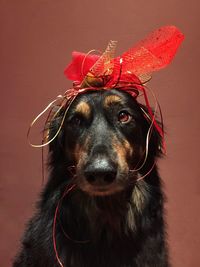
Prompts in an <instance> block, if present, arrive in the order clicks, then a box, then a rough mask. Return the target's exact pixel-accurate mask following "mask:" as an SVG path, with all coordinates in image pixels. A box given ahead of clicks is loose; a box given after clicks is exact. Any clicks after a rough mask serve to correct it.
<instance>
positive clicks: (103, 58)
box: [28, 26, 184, 147]
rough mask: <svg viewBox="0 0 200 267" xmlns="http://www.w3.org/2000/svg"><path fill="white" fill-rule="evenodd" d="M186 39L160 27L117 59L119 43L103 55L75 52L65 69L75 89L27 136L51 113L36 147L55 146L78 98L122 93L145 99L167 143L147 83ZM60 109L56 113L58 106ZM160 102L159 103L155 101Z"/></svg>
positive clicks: (112, 42)
mask: <svg viewBox="0 0 200 267" xmlns="http://www.w3.org/2000/svg"><path fill="white" fill-rule="evenodd" d="M183 39H184V35H183V34H182V33H181V32H180V31H179V30H178V29H177V28H176V27H175V26H164V27H161V28H159V29H157V30H155V31H154V32H152V33H151V34H150V35H148V36H147V37H146V38H145V39H143V40H142V41H140V42H138V43H137V44H136V45H134V46H133V47H131V48H130V49H128V50H127V51H126V52H124V53H123V54H122V55H121V56H118V57H114V53H115V49H116V45H117V42H116V41H110V42H109V44H108V46H107V48H106V50H105V52H103V53H102V55H97V54H92V52H93V51H90V52H89V53H87V54H84V53H80V52H76V51H75V52H72V62H71V63H70V64H69V65H68V66H67V67H66V68H65V70H64V74H65V76H66V77H67V78H68V79H69V80H72V81H73V87H72V88H71V89H68V90H67V91H66V92H65V93H64V95H63V96H61V95H60V96H58V97H57V98H56V99H55V100H53V101H52V102H51V103H50V104H49V105H48V106H47V107H46V109H45V110H44V111H43V112H41V113H40V114H39V115H38V116H37V117H36V118H35V119H34V120H33V122H32V123H31V125H30V128H29V130H28V135H29V133H30V129H31V127H32V126H33V124H35V123H36V121H37V120H38V119H39V118H40V117H41V116H42V115H43V113H44V112H46V111H47V110H48V109H50V112H49V114H48V117H47V120H46V123H45V127H44V138H43V141H42V144H39V145H33V144H31V145H32V146H35V147H43V146H45V145H47V144H49V143H50V142H52V141H53V140H54V139H55V138H56V136H57V135H58V134H59V132H60V130H61V128H62V125H63V123H64V119H65V117H66V114H67V111H68V109H69V107H70V105H71V103H72V102H73V101H74V99H75V98H76V96H77V95H79V94H82V93H84V92H86V91H88V90H99V89H107V90H110V89H113V88H115V89H120V90H122V91H126V92H128V93H129V94H130V95H131V96H132V97H134V98H137V97H138V96H139V95H143V97H144V101H145V105H146V107H147V110H148V116H147V117H148V119H150V120H151V121H152V122H153V125H154V126H155V128H156V129H157V131H158V133H159V134H160V136H161V137H162V138H163V139H164V133H163V129H162V127H161V126H160V125H158V123H157V122H156V120H155V111H153V110H152V109H151V107H150V104H149V99H148V95H147V92H146V87H145V83H146V82H147V81H149V80H150V78H151V74H152V72H154V71H157V70H160V69H162V68H164V67H166V66H167V65H168V64H169V63H170V62H171V61H172V59H173V58H174V56H175V54H176V51H177V49H178V47H179V46H180V44H181V42H182V41H183ZM57 102H59V103H58V104H57V106H58V107H59V108H57V109H56V111H55V105H56V103H57ZM156 102H157V101H156ZM63 107H64V108H65V112H64V115H63V119H62V122H61V125H60V127H59V129H58V131H57V132H56V134H55V135H54V136H53V138H51V139H49V127H48V126H49V125H50V124H51V121H52V120H53V119H55V118H56V116H57V115H58V114H59V112H60V110H61V109H63Z"/></svg>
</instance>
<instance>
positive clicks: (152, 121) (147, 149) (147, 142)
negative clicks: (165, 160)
mask: <svg viewBox="0 0 200 267" xmlns="http://www.w3.org/2000/svg"><path fill="white" fill-rule="evenodd" d="M146 89H148V90H149V91H150V93H151V94H152V96H153V98H154V100H155V108H154V115H153V117H152V118H150V116H149V114H148V113H147V112H146V111H145V110H144V109H143V108H141V110H142V112H143V113H144V114H145V115H146V116H147V118H148V119H149V120H150V121H151V124H150V126H149V129H148V132H147V135H146V147H145V157H144V160H143V163H142V164H141V165H140V167H139V168H137V169H134V170H133V171H134V172H136V171H139V170H141V169H142V168H143V167H144V165H145V163H146V161H147V157H148V153H149V141H150V135H151V130H152V128H153V124H154V121H155V116H156V115H155V114H156V112H157V109H158V100H157V98H156V96H155V94H154V93H153V91H152V90H151V89H149V88H147V87H146Z"/></svg>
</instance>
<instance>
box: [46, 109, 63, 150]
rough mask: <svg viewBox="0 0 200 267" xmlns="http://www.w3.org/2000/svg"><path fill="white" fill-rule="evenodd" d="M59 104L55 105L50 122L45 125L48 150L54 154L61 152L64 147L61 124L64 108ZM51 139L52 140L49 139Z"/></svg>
mask: <svg viewBox="0 0 200 267" xmlns="http://www.w3.org/2000/svg"><path fill="white" fill-rule="evenodd" d="M59 109H60V107H59V106H55V107H54V110H53V114H56V115H53V116H52V118H51V120H50V122H49V123H48V125H47V128H48V129H47V131H48V134H47V137H46V139H47V142H49V141H50V143H49V152H51V153H52V154H54V155H59V154H62V150H63V148H64V127H63V125H62V121H63V116H64V112H65V111H64V109H60V110H59ZM51 140H52V141H51Z"/></svg>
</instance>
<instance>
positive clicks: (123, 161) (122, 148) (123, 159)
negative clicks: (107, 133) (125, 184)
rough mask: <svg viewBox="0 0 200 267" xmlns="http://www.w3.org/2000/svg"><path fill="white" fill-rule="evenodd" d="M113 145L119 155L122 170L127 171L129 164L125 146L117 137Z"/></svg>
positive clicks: (114, 138)
mask: <svg viewBox="0 0 200 267" xmlns="http://www.w3.org/2000/svg"><path fill="white" fill-rule="evenodd" d="M127 143H128V142H127ZM112 144H113V147H114V149H115V151H116V153H117V157H118V163H119V166H120V168H121V170H125V169H127V168H128V164H127V162H126V157H127V154H128V151H127V150H126V147H125V145H123V144H121V143H120V142H119V141H118V140H117V138H116V137H115V136H114V137H113V140H112Z"/></svg>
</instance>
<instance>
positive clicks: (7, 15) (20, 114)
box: [0, 0, 200, 267]
mask: <svg viewBox="0 0 200 267" xmlns="http://www.w3.org/2000/svg"><path fill="white" fill-rule="evenodd" d="M199 11H200V2H199V0H196V1H195V0H190V1H189V0H185V1H183V0H166V1H161V0H149V1H147V0H140V1H133V0H123V1H117V0H113V1H109V0H101V1H96V0H82V1H81V0H79V1H78V0H73V1H72V0H68V1H67V0H65V1H64V0H59V1H53V0H18V1H15V0H5V1H4V0H0V27H1V41H0V46H1V48H0V53H1V69H0V73H1V105H0V106H1V129H0V140H1V146H0V148H1V167H0V171H1V176H0V179H1V180H0V267H7V266H10V265H11V259H12V258H13V256H14V255H15V253H16V250H17V248H18V246H19V239H20V236H21V234H22V232H23V229H24V223H25V222H26V221H27V219H28V218H29V217H30V216H31V214H32V212H33V209H34V203H35V200H36V198H37V195H38V192H39V191H40V190H41V154H40V151H39V150H37V149H32V148H30V147H29V145H28V144H27V140H26V131H27V128H28V125H29V122H30V121H31V119H32V118H33V117H34V116H35V115H36V114H37V113H39V112H40V111H41V109H42V108H43V107H44V106H45V105H46V104H47V103H48V102H49V101H50V100H51V99H53V98H55V96H57V95H58V94H60V93H63V92H64V91H65V89H66V88H68V87H69V86H70V84H71V83H70V82H69V81H67V80H66V79H65V77H64V76H63V69H64V67H65V65H66V64H67V63H68V62H69V60H70V58H71V51H72V50H78V51H79V50H80V51H85V52H87V51H88V50H90V49H93V48H96V49H104V48H105V46H106V45H107V42H108V41H109V40H110V39H114V40H118V41H119V46H118V47H119V48H118V54H119V53H121V52H122V51H124V50H125V49H127V48H129V47H130V46H131V45H132V44H133V43H134V42H135V41H137V40H139V39H140V38H142V37H144V36H145V35H146V34H147V33H148V32H150V31H152V30H153V29H155V28H157V27H159V26H162V25H167V24H174V25H176V26H178V27H179V28H180V29H181V30H182V31H183V32H184V33H185V36H186V40H185V42H184V44H183V45H182V46H181V49H180V50H179V53H178V54H177V56H176V58H175V60H174V62H173V63H172V64H171V65H170V66H169V67H168V68H167V69H165V70H163V71H160V72H159V73H155V74H154V78H153V80H152V81H151V83H150V85H151V88H152V89H153V90H154V92H156V94H157V96H158V99H159V101H160V103H161V106H162V110H163V113H164V117H165V124H166V127H167V151H168V152H167V156H166V158H165V159H164V160H162V161H161V162H160V172H161V175H162V178H163V180H164V183H165V191H166V194H167V197H168V203H167V205H166V210H167V212H166V220H167V223H168V233H169V244H170V254H171V259H172V262H173V266H174V267H198V266H200V252H199V249H200V238H199V227H200V212H199V203H200V201H199V200H200V187H199V186H200V177H199V176H200V175H199V174H200V167H199V166H200V162H199V153H200V152H199V148H200V142H199V131H200V122H199V111H200V103H199V97H200V90H199V76H200V74H199V69H200V49H199V48H200V30H199V23H200V19H199ZM111 267H112V266H111ZM113 267H114V266H113Z"/></svg>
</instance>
